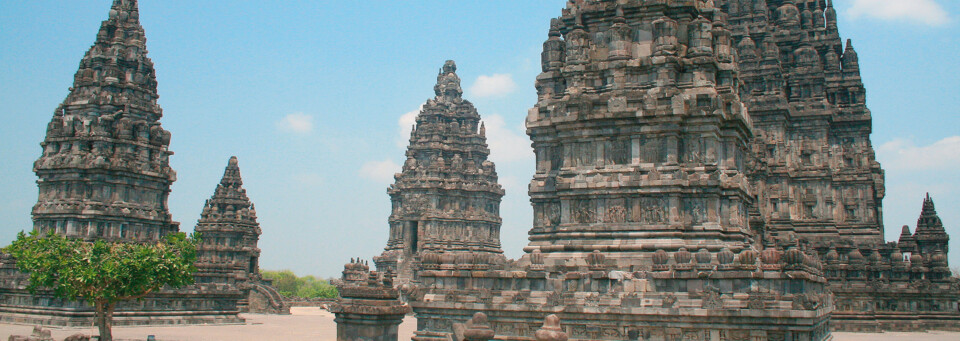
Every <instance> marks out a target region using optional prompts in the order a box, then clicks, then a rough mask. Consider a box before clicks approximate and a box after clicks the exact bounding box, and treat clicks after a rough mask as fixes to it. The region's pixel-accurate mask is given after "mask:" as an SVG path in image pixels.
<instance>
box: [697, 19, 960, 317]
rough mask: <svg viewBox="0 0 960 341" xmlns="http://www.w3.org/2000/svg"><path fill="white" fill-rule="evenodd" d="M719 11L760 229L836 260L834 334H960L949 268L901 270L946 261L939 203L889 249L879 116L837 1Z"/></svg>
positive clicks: (754, 219) (957, 294) (957, 295)
mask: <svg viewBox="0 0 960 341" xmlns="http://www.w3.org/2000/svg"><path fill="white" fill-rule="evenodd" d="M716 4H717V6H718V7H720V8H721V9H722V10H723V11H724V12H725V13H727V14H728V15H729V20H728V22H729V27H730V28H731V32H732V38H733V42H734V44H735V46H736V47H737V51H738V53H739V68H740V78H741V79H742V81H743V91H742V92H741V94H740V95H741V98H742V99H743V102H744V103H745V104H746V106H747V108H748V109H749V113H750V117H751V119H752V121H753V127H754V132H755V134H756V136H755V138H753V139H752V141H751V143H750V148H751V153H750V155H751V157H750V158H749V159H748V168H747V170H748V173H749V174H750V178H751V182H752V185H753V189H754V191H753V192H754V193H753V194H754V195H755V196H756V205H755V206H754V207H752V208H751V211H750V217H751V222H750V225H751V226H752V227H753V229H754V230H755V231H757V233H758V234H760V235H761V236H762V237H763V239H764V242H765V243H769V244H771V245H773V244H783V243H789V242H791V241H792V240H794V239H796V238H800V239H802V240H803V241H804V242H805V243H807V244H808V245H810V247H812V248H815V249H816V250H817V251H818V253H819V255H820V257H821V258H824V259H828V260H829V261H828V268H829V269H830V270H828V271H827V273H828V278H829V280H830V281H829V283H830V289H831V291H832V292H834V293H835V294H836V297H837V298H836V299H837V301H838V304H837V311H835V312H834V314H833V317H832V318H833V321H834V322H833V323H832V325H833V326H834V327H835V328H837V329H845V330H868V331H877V330H881V329H896V330H923V329H931V328H936V329H942V328H947V329H958V328H960V313H958V311H957V308H956V305H957V303H956V302H957V300H958V299H960V291H958V290H952V291H951V290H950V289H948V288H950V287H951V286H955V285H956V284H953V283H955V282H956V281H955V280H953V279H951V278H949V277H950V276H944V274H943V273H939V272H937V270H935V269H940V268H941V267H942V266H946V265H945V263H944V264H938V265H937V266H929V265H923V266H910V267H907V268H900V267H898V266H897V265H896V264H901V265H902V262H900V261H901V260H902V258H904V257H905V256H904V254H908V255H909V254H916V255H920V256H919V257H921V259H924V260H926V261H927V262H928V261H930V259H931V257H935V258H938V259H939V256H937V254H938V253H940V252H942V253H943V254H945V253H946V251H947V242H948V239H949V238H948V237H947V235H946V233H945V232H944V231H943V229H942V225H940V224H939V220H938V219H936V218H935V216H936V213H935V211H934V210H933V202H932V200H930V199H929V197H928V198H927V199H926V200H925V201H924V206H923V212H924V213H923V214H922V216H921V219H920V221H919V222H918V223H917V233H916V234H915V235H910V233H909V229H908V228H905V229H904V232H905V234H904V237H901V240H900V243H899V245H898V244H897V243H886V242H885V241H884V238H883V234H884V228H883V215H882V213H883V210H882V205H881V201H882V199H883V197H884V192H885V190H884V179H883V170H882V169H881V168H880V164H879V163H878V162H877V160H876V156H875V152H874V149H873V147H872V145H871V141H870V133H871V131H872V116H871V114H870V110H869V109H867V106H866V90H865V89H864V86H863V82H862V81H861V78H860V66H859V57H858V55H857V52H856V51H855V50H854V48H853V44H852V42H851V41H849V40H847V41H846V43H844V41H843V40H842V39H841V37H840V33H839V31H838V29H837V12H836V10H835V9H834V8H833V4H832V1H830V0H719V1H716ZM932 226H940V227H939V228H936V227H932ZM920 244H922V245H923V246H922V247H919V248H918V245H920ZM910 257H912V256H910ZM910 257H907V258H910ZM868 260H869V261H868ZM874 261H875V262H874ZM944 261H945V258H944ZM891 262H893V263H891ZM871 264H872V265H871ZM913 264H916V263H913ZM922 264H926V263H922ZM907 272H910V273H911V274H908V273H907ZM925 281H932V282H930V283H927V282H925Z"/></svg>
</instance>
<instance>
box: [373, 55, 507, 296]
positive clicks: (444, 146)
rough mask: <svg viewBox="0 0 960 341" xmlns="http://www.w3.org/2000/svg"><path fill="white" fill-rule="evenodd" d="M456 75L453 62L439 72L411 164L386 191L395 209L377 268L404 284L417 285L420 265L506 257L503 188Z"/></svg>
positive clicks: (413, 140)
mask: <svg viewBox="0 0 960 341" xmlns="http://www.w3.org/2000/svg"><path fill="white" fill-rule="evenodd" d="M456 71H457V65H456V64H455V63H454V62H453V61H452V60H451V61H447V62H446V63H444V65H443V68H441V69H440V73H439V75H438V76H437V85H436V86H434V92H435V94H436V97H434V98H433V99H430V100H428V101H427V102H426V103H425V104H424V105H423V107H422V109H421V110H420V113H419V115H417V119H416V125H415V126H414V127H413V129H412V131H411V133H410V146H409V147H408V148H407V153H406V156H407V160H406V162H404V165H403V170H402V172H401V173H398V174H396V182H395V183H394V184H393V185H391V186H390V188H389V189H388V190H387V192H388V193H389V194H390V201H391V202H392V204H393V210H392V213H391V214H390V238H389V240H388V241H387V247H386V248H385V251H384V253H383V254H382V255H381V256H379V257H375V258H374V262H375V263H376V264H377V267H378V269H381V270H384V269H390V270H391V271H394V272H396V273H397V275H398V277H397V282H398V283H406V282H409V281H413V280H415V277H414V276H415V274H416V270H419V268H420V265H419V264H421V263H422V262H432V259H435V258H440V257H453V258H463V257H467V258H469V259H464V262H461V263H462V264H465V265H470V264H472V263H474V259H475V258H476V259H480V258H484V259H485V258H489V257H499V258H503V256H502V253H503V251H502V250H501V249H500V223H501V219H500V200H501V198H502V197H503V194H504V191H503V188H502V187H501V186H500V185H499V184H498V183H497V171H496V167H495V166H494V164H493V162H491V161H490V160H487V157H488V156H489V155H490V149H488V148H487V142H486V128H485V127H484V125H483V123H482V122H481V121H480V115H479V114H478V113H477V109H476V108H474V106H473V104H471V103H470V102H469V101H467V100H464V99H463V90H462V89H461V88H460V77H458V76H457V74H456ZM432 263H435V262H432ZM477 263H480V264H485V263H487V261H486V260H481V261H479V262H477Z"/></svg>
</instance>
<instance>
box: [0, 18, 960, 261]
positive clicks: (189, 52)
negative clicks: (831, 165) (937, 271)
mask: <svg viewBox="0 0 960 341" xmlns="http://www.w3.org/2000/svg"><path fill="white" fill-rule="evenodd" d="M140 2H141V3H140V18H141V22H142V24H143V26H144V28H145V29H146V33H147V46H148V48H149V51H150V53H149V56H150V57H151V58H152V59H153V61H154V63H155V64H156V68H157V76H158V80H159V83H160V84H159V92H160V105H161V106H162V107H163V108H164V117H163V119H162V122H163V125H164V127H165V128H166V129H167V130H170V131H171V132H172V133H173V142H172V143H171V146H170V148H171V150H173V151H174V152H175V153H176V154H175V155H174V156H173V157H172V158H171V164H172V166H173V167H174V169H175V170H176V171H177V172H178V177H179V179H178V181H177V182H176V183H175V184H174V186H173V192H172V194H171V196H170V201H169V203H170V210H171V212H172V213H173V215H174V218H175V219H176V220H177V221H179V222H180V223H181V230H184V231H191V230H192V229H193V226H194V225H195V224H196V221H197V219H198V218H199V214H200V210H201V209H202V205H203V201H204V200H205V199H207V198H209V197H210V195H212V194H213V190H214V188H215V187H216V184H217V182H218V181H219V179H220V176H221V175H222V172H223V168H224V167H225V166H226V164H227V160H228V159H229V157H230V156H231V155H236V156H238V157H239V159H240V168H241V172H242V174H243V178H244V185H245V187H246V188H247V192H248V194H249V196H250V197H251V199H252V200H253V201H254V203H255V204H256V205H257V212H258V214H259V217H260V224H261V226H262V227H263V235H262V236H261V241H260V247H261V249H263V255H262V258H261V266H262V267H263V268H266V269H282V268H287V269H292V270H294V271H296V272H298V273H301V274H314V275H320V276H337V275H339V271H340V270H342V265H343V263H345V262H346V261H348V260H349V259H350V258H351V257H364V258H369V257H371V256H373V255H377V254H379V253H380V252H381V251H382V249H383V246H384V245H385V243H386V238H387V216H388V215H389V210H390V207H389V206H390V205H389V199H388V196H387V194H386V187H387V185H388V184H389V183H390V182H391V181H392V179H391V177H392V174H393V172H394V171H396V170H398V169H399V164H400V163H401V162H402V161H403V151H404V142H405V139H406V137H407V133H408V131H409V127H410V125H411V124H412V115H413V114H411V113H414V112H416V110H417V108H418V107H419V105H420V104H421V103H423V102H424V101H426V100H427V99H428V98H430V97H432V96H433V85H434V83H435V82H436V72H437V70H438V69H439V68H440V66H442V65H443V62H444V61H445V60H447V59H454V60H456V61H457V65H458V66H459V72H458V73H459V74H460V77H461V78H462V79H463V83H464V84H463V86H464V89H466V95H465V96H466V98H467V99H469V100H471V101H473V102H474V103H475V104H476V106H477V108H478V109H479V111H480V114H481V116H482V117H483V118H484V119H485V121H486V126H487V128H488V138H489V142H490V144H491V150H492V153H493V154H492V155H491V158H492V160H493V161H494V162H496V164H497V169H498V171H499V174H500V182H501V184H503V185H504V187H505V189H506V191H507V195H506V197H505V198H504V201H503V204H502V208H501V213H502V216H503V220H504V225H503V228H502V239H503V247H504V250H505V251H506V253H507V256H510V257H517V256H519V255H520V254H521V248H522V247H523V246H524V245H526V243H527V239H526V236H527V235H526V233H527V230H528V229H529V226H530V222H531V221H532V216H531V210H530V206H529V203H528V201H527V195H526V184H527V182H528V181H529V179H530V177H531V176H532V174H533V171H534V169H533V155H532V153H531V152H530V149H529V140H528V139H527V137H526V136H525V134H524V130H523V121H524V117H525V115H526V112H527V109H528V108H530V107H531V106H532V105H533V104H534V103H535V100H536V96H535V90H534V88H533V83H534V78H535V77H536V75H537V74H538V73H539V58H540V50H541V44H542V43H543V40H544V39H545V38H546V37H547V29H548V27H549V22H550V18H552V17H556V16H558V15H559V14H560V10H561V8H562V7H563V6H564V3H565V1H563V0H549V1H547V0H537V1H533V0H524V1H515V0H485V1H455V2H451V1H439V0H437V1H322V2H320V1H292V0H291V1H254V0H239V1H230V2H224V1H181V0H163V1H160V0H141V1H140ZM834 2H835V4H836V5H837V7H838V9H839V12H840V28H841V34H842V35H843V37H844V38H852V39H853V41H854V46H855V47H856V48H857V52H858V53H859V56H860V63H861V68H862V72H863V78H864V81H865V83H866V87H867V96H868V98H867V101H868V102H867V103H868V106H869V107H870V109H871V110H872V111H873V115H874V116H873V117H874V134H873V143H874V147H875V148H876V149H877V151H878V157H879V159H880V162H881V163H882V164H883V167H884V168H885V169H886V172H887V173H886V174H887V198H886V199H885V200H884V213H885V215H884V220H885V223H886V227H887V236H888V239H895V238H896V236H897V235H898V234H899V231H900V226H901V225H904V224H908V225H910V226H911V228H912V227H913V226H914V225H915V224H916V219H917V216H918V215H919V211H920V206H921V203H922V197H923V194H924V193H925V192H927V191H929V192H931V194H932V195H933V197H934V200H935V201H936V203H937V207H938V208H939V212H940V215H941V218H942V219H943V221H944V223H945V224H946V225H947V229H948V231H950V232H951V234H952V235H953V236H954V237H955V239H956V238H960V237H957V236H960V210H958V208H960V109H958V108H960V77H957V70H960V57H957V56H958V55H960V47H958V46H960V41H958V40H960V34H958V33H957V32H958V25H960V3H958V2H956V1H946V0H835V1H834ZM110 3H111V0H84V1H66V0H59V1H51V0H32V1H0V46H3V50H2V51H0V118H2V121H3V122H4V124H2V125H0V160H3V162H4V164H3V166H2V167H0V244H4V245H5V244H7V243H8V242H9V241H11V240H12V239H13V238H14V237H15V235H16V232H17V231H20V230H24V229H30V228H31V222H30V208H31V207H32V206H33V204H34V203H36V197H37V189H36V184H35V181H36V177H35V176H34V174H33V173H32V171H31V167H32V163H33V161H34V160H35V159H36V158H37V157H38V156H39V155H40V151H41V150H40V147H39V145H38V144H39V142H40V141H41V140H42V139H43V135H44V131H45V127H46V124H47V122H49V120H50V117H51V115H52V113H53V110H54V109H55V108H56V107H57V105H58V104H59V103H60V102H61V101H62V100H63V98H64V97H65V96H66V95H67V88H68V87H69V86H70V85H71V83H72V80H73V74H74V72H76V69H77V65H78V62H79V61H80V58H81V57H82V56H83V54H84V52H86V50H87V49H88V48H89V47H90V45H91V44H92V43H93V40H94V38H95V36H96V32H97V29H98V28H99V25H100V21H101V20H104V19H105V18H106V16H107V11H108V9H109V7H110ZM952 249H953V252H951V253H950V261H951V264H954V265H960V239H956V240H955V242H954V243H953V245H952Z"/></svg>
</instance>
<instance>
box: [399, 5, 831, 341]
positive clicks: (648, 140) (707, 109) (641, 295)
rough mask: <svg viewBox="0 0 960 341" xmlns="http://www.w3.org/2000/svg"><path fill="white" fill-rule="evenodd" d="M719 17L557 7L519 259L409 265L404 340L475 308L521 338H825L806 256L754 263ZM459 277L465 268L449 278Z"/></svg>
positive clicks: (745, 145) (533, 119) (803, 252)
mask: <svg viewBox="0 0 960 341" xmlns="http://www.w3.org/2000/svg"><path fill="white" fill-rule="evenodd" d="M730 37H731V33H730V32H729V31H728V30H727V24H726V22H725V15H724V14H723V13H722V12H720V11H719V10H718V9H716V8H714V7H712V6H711V5H710V4H709V2H707V3H704V2H701V1H612V0H610V1H570V2H568V4H567V8H566V9H565V10H564V11H563V15H562V16H561V17H560V18H558V19H555V20H554V21H553V22H552V24H551V29H550V33H549V39H548V40H547V41H546V43H544V52H543V54H542V59H543V73H542V74H540V76H538V77H537V90H538V94H539V98H538V102H537V104H536V106H535V107H534V108H533V109H531V110H530V113H529V115H528V117H527V128H528V129H527V132H528V134H529V135H530V138H531V140H532V141H533V147H534V151H535V152H536V157H537V165H536V166H537V167H536V168H537V170H536V174H535V175H534V179H533V181H532V182H531V185H530V196H531V202H532V205H533V208H534V226H533V228H532V229H531V231H530V240H531V242H530V245H529V246H528V247H527V248H526V251H527V252H528V254H526V255H525V256H524V257H523V258H521V259H520V260H518V261H516V262H503V261H502V260H500V259H487V258H477V259H470V260H471V262H465V260H467V259H456V258H451V257H446V258H444V257H440V258H439V259H427V258H424V259H423V264H422V268H423V270H422V271H420V272H419V282H420V284H419V285H417V286H415V287H413V288H410V290H409V293H408V295H409V296H410V298H411V306H412V307H413V310H414V312H415V314H416V315H417V318H418V324H419V326H418V331H417V333H416V335H415V337H414V340H421V341H422V340H443V339H446V338H448V337H451V336H452V337H455V338H457V339H459V338H460V337H461V336H463V335H461V334H462V330H464V329H465V328H466V324H464V323H466V321H468V320H469V319H470V318H471V316H472V315H473V314H474V313H475V312H478V311H480V312H484V313H485V314H486V315H487V317H488V321H489V325H490V326H491V328H492V329H493V330H494V331H495V333H496V335H497V337H498V338H509V339H518V340H530V339H533V338H534V337H535V331H536V330H537V329H538V328H539V326H540V323H541V322H542V321H543V318H544V316H547V315H550V314H556V315H557V317H558V318H559V319H561V320H563V321H564V326H565V327H566V330H567V331H568V332H569V337H570V339H575V340H633V339H653V340H659V339H666V340H673V339H681V338H682V339H712V340H724V339H736V340H739V339H787V340H826V339H829V338H830V332H829V322H828V319H829V314H830V312H831V310H832V306H833V304H832V302H831V297H830V295H829V293H828V292H827V291H826V285H825V284H826V280H825V279H824V278H823V276H822V273H821V271H820V269H819V268H820V262H819V260H818V259H817V256H816V254H815V253H814V252H812V250H807V249H803V248H801V247H798V246H796V245H793V246H790V247H788V248H787V249H786V250H781V249H777V248H773V247H771V248H767V249H764V250H762V252H761V251H760V250H759V248H760V245H758V244H759V243H758V242H756V240H757V238H758V233H757V232H756V231H754V230H753V229H752V228H751V227H750V226H749V225H748V215H747V214H748V212H749V209H750V207H752V206H753V205H755V202H754V200H755V199H754V195H753V193H752V189H751V187H750V185H749V181H748V178H747V164H748V163H747V161H748V159H749V155H748V151H749V141H750V139H751V138H752V136H753V128H752V123H751V121H750V117H749V116H748V114H747V111H746V109H745V108H744V105H743V104H741V100H740V95H739V90H740V88H739V86H738V84H739V83H740V80H739V75H738V69H737V65H736V64H735V50H733V45H732V41H731V39H730ZM465 270H467V271H465Z"/></svg>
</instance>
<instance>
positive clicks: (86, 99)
mask: <svg viewBox="0 0 960 341" xmlns="http://www.w3.org/2000/svg"><path fill="white" fill-rule="evenodd" d="M157 98H158V95H157V80H156V73H155V71H154V66H153V62H152V61H150V59H149V58H147V49H146V37H145V36H144V30H143V27H142V26H140V21H139V10H138V6H137V1H136V0H114V1H113V4H112V6H111V8H110V14H109V17H108V18H107V20H104V21H103V23H102V24H101V25H100V31H99V32H98V33H97V39H96V41H95V42H94V44H93V46H92V47H91V48H90V50H89V51H87V53H86V54H85V55H84V57H83V59H82V60H81V61H80V67H79V70H78V71H77V73H76V75H75V76H74V83H73V86H72V87H71V88H70V94H69V95H67V98H66V99H65V100H64V101H63V103H62V104H61V105H60V106H59V107H57V110H56V111H55V112H54V114H53V119H52V120H51V121H50V123H49V125H48V126H47V136H46V138H45V139H44V141H43V142H42V143H41V145H42V146H43V155H42V156H40V158H39V159H38V160H37V161H36V162H35V163H34V171H35V172H36V174H37V176H38V177H39V180H38V181H37V184H38V186H39V189H40V193H39V199H38V201H37V204H36V205H35V206H34V208H33V221H34V230H36V231H38V232H54V233H58V234H62V235H66V236H68V237H71V238H78V239H83V240H86V241H94V240H106V241H117V242H132V243H136V242H153V241H157V240H160V239H161V238H163V237H164V236H166V235H167V234H170V233H174V232H178V231H179V224H178V223H177V222H174V221H173V219H172V218H171V216H170V212H169V210H168V207H167V197H168V195H169V194H170V185H171V184H172V183H173V182H174V181H175V180H176V173H175V172H174V171H173V170H172V169H171V168H170V163H169V157H170V155H172V154H173V153H172V152H170V151H169V150H168V146H169V145H170V133H169V132H168V131H166V130H164V129H163V127H162V126H161V125H160V117H161V116H162V110H161V109H160V106H159V105H157ZM26 280H27V277H26V276H25V275H24V274H23V273H20V272H19V271H17V269H16V266H15V260H13V259H10V258H9V257H7V256H4V255H0V321H8V322H17V323H36V324H44V325H59V326H89V325H90V323H91V322H92V321H93V319H94V309H93V307H91V306H89V305H88V304H86V303H85V302H82V301H64V300H62V299H58V298H56V297H55V295H53V293H52V292H49V291H42V290H41V291H39V292H30V291H28V290H26ZM242 294H243V293H242V292H241V291H240V290H239V289H238V287H237V286H231V285H226V286H219V287H216V286H203V285H194V286H188V287H184V288H180V289H176V290H173V289H163V290H159V291H157V292H153V293H151V295H149V296H147V297H145V298H143V299H142V300H136V301H126V302H121V303H120V304H119V305H118V306H117V316H116V321H115V322H116V324H118V325H125V324H126V325H129V324H201V323H237V322H242V321H243V319H242V318H240V317H239V316H238V313H239V311H238V309H237V304H238V301H240V300H242V299H243V296H242Z"/></svg>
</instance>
